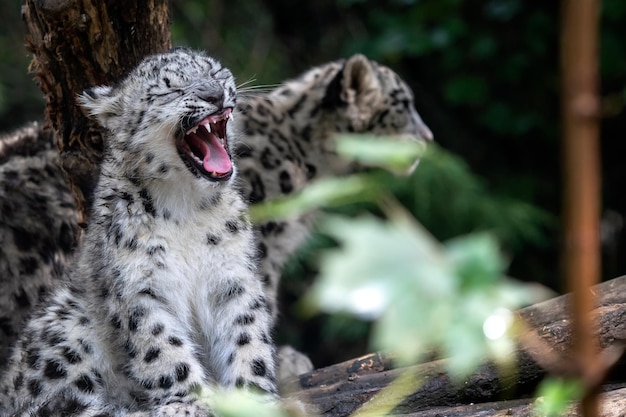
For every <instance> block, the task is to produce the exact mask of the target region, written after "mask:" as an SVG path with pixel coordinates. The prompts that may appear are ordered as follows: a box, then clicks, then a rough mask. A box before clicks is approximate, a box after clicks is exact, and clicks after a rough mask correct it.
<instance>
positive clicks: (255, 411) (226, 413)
mask: <svg viewBox="0 0 626 417" xmlns="http://www.w3.org/2000/svg"><path fill="white" fill-rule="evenodd" d="M196 395H198V397H199V400H200V401H201V402H203V403H205V404H206V405H207V408H208V409H210V410H211V411H212V412H213V413H214V414H215V415H216V417H288V416H289V414H288V413H287V412H286V411H285V410H284V409H283V408H282V407H281V404H280V403H279V402H278V401H277V400H276V399H274V398H273V397H271V396H269V395H267V394H261V393H257V392H253V391H248V390H223V389H219V388H215V387H211V388H203V387H198V388H197V389H196Z"/></svg>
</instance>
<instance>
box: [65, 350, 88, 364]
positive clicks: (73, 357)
mask: <svg viewBox="0 0 626 417" xmlns="http://www.w3.org/2000/svg"><path fill="white" fill-rule="evenodd" d="M63 357H64V358H65V359H66V360H67V362H68V363H71V364H72V365H74V364H77V363H80V362H82V360H83V358H82V356H80V355H79V354H78V352H76V351H75V350H74V349H71V348H69V347H65V348H64V349H63Z"/></svg>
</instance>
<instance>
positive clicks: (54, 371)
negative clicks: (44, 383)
mask: <svg viewBox="0 0 626 417" xmlns="http://www.w3.org/2000/svg"><path fill="white" fill-rule="evenodd" d="M43 374H44V375H45V376H46V377H48V378H50V379H61V378H65V377H66V376H67V370H66V369H65V367H64V366H63V364H61V363H60V362H58V361H56V360H53V359H50V360H48V362H46V366H45V368H44V370H43Z"/></svg>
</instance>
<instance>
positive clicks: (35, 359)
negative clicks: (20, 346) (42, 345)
mask: <svg viewBox="0 0 626 417" xmlns="http://www.w3.org/2000/svg"><path fill="white" fill-rule="evenodd" d="M39 358H40V356H39V350H38V349H35V348H31V349H30V350H28V351H26V363H27V364H28V367H29V368H30V369H39Z"/></svg>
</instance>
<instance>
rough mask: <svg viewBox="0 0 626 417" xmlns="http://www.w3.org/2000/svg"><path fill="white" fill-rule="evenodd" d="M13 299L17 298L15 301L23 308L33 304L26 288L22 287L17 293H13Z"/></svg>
mask: <svg viewBox="0 0 626 417" xmlns="http://www.w3.org/2000/svg"><path fill="white" fill-rule="evenodd" d="M13 299H14V300H15V303H16V304H17V305H18V306H19V307H21V308H28V307H30V305H31V303H30V300H29V298H28V295H27V294H26V291H24V288H20V290H19V291H18V292H17V293H15V294H13Z"/></svg>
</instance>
